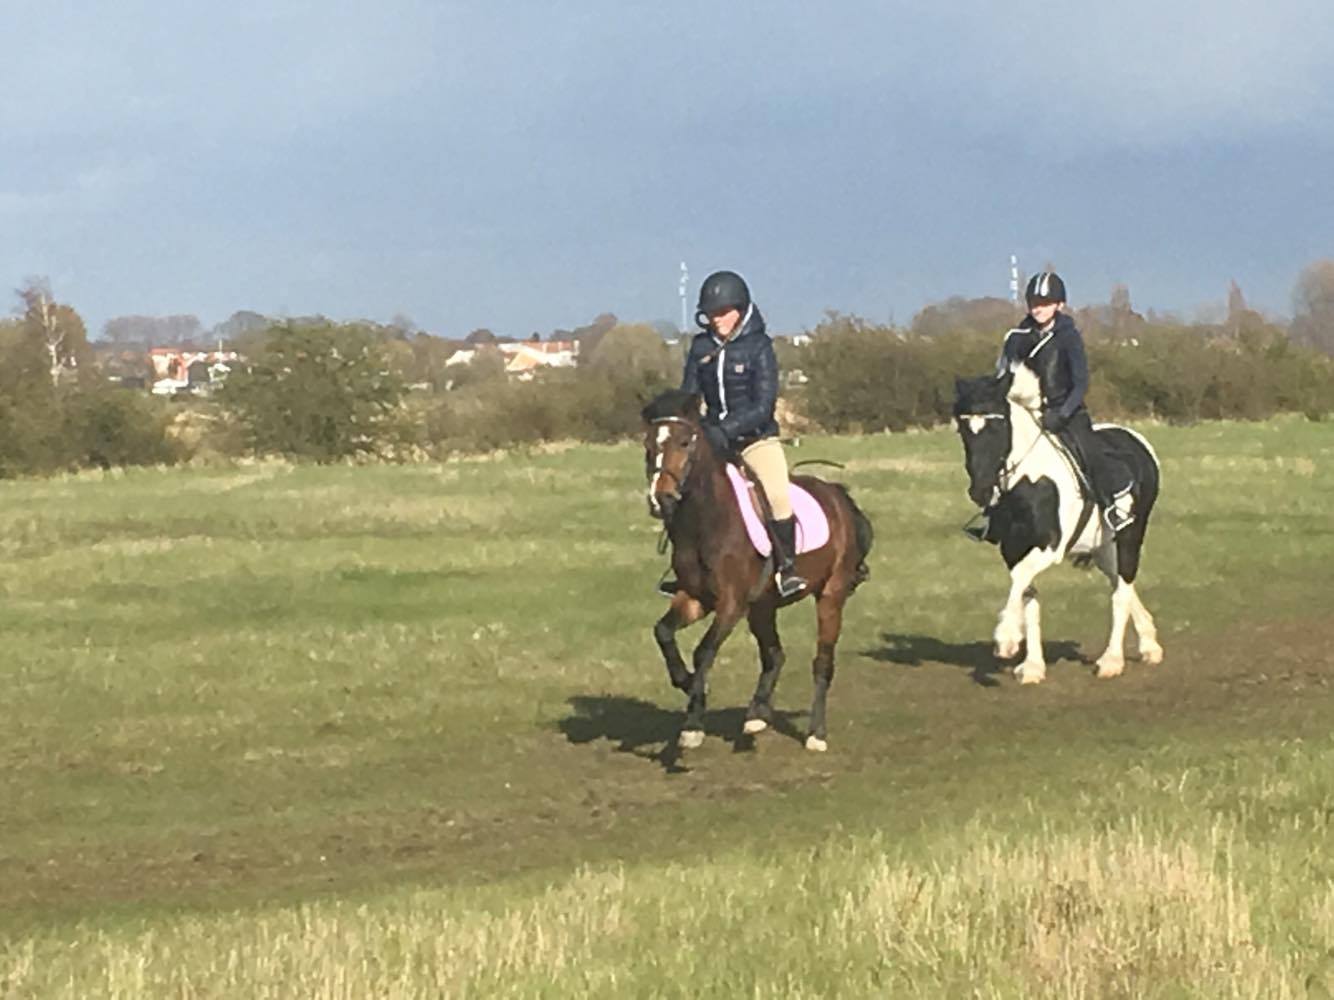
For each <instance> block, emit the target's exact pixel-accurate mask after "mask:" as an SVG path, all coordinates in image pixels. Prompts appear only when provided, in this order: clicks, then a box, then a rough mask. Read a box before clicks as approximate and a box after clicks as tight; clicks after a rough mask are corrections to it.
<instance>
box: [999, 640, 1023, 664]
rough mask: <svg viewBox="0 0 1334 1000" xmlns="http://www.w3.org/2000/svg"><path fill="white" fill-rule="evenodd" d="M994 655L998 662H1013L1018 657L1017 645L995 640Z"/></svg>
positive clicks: (1016, 643)
mask: <svg viewBox="0 0 1334 1000" xmlns="http://www.w3.org/2000/svg"><path fill="white" fill-rule="evenodd" d="M995 653H996V659H998V660H1013V659H1014V658H1015V657H1016V656H1018V655H1019V643H1018V642H1010V641H1008V640H1002V639H997V640H996V645H995Z"/></svg>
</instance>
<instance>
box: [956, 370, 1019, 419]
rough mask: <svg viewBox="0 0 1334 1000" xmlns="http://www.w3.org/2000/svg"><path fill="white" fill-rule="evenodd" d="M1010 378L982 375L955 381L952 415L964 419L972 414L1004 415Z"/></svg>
mask: <svg viewBox="0 0 1334 1000" xmlns="http://www.w3.org/2000/svg"><path fill="white" fill-rule="evenodd" d="M1009 385H1010V377H1009V376H1005V377H1004V378H996V377H995V376H994V375H983V376H982V377H980V378H969V379H956V380H955V383H954V415H955V416H956V417H965V416H969V415H973V414H1004V413H1006V411H1007V408H1006V405H1005V397H1006V392H1007V391H1008V389H1009Z"/></svg>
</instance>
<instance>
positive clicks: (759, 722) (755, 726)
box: [741, 719, 769, 736]
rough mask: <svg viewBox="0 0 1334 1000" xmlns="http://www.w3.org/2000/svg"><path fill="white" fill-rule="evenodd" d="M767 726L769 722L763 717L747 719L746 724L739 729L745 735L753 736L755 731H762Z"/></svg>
mask: <svg viewBox="0 0 1334 1000" xmlns="http://www.w3.org/2000/svg"><path fill="white" fill-rule="evenodd" d="M768 728H769V723H767V722H765V721H764V720H763V719H747V720H746V724H745V725H744V726H742V727H741V731H742V732H743V733H745V734H746V735H747V736H754V735H755V734H756V733H762V732H764V731H765V730H766V729H768Z"/></svg>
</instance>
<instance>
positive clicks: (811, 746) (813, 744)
mask: <svg viewBox="0 0 1334 1000" xmlns="http://www.w3.org/2000/svg"><path fill="white" fill-rule="evenodd" d="M806 749H807V750H814V751H816V752H817V753H824V752H825V751H826V750H828V749H829V744H828V743H827V742H825V741H824V740H822V739H820V737H818V736H816V735H815V734H814V733H812V734H811V735H810V736H807V737H806Z"/></svg>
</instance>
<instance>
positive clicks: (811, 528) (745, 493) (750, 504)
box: [727, 462, 829, 556]
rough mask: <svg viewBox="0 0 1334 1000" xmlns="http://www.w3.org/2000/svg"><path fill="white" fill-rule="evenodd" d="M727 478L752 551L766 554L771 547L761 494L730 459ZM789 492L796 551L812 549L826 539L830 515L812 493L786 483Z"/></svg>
mask: <svg viewBox="0 0 1334 1000" xmlns="http://www.w3.org/2000/svg"><path fill="white" fill-rule="evenodd" d="M727 478H728V481H729V482H730V483H731V484H732V494H733V496H734V497H735V499H736V505H737V509H738V510H740V511H741V519H742V521H744V522H745V525H746V534H747V535H749V536H750V543H751V545H753V546H754V547H755V551H756V552H758V553H759V554H760V555H762V556H767V555H769V553H770V552H771V551H772V550H773V544H772V542H771V541H770V540H769V532H768V531H767V530H766V529H765V526H764V520H763V517H762V515H761V512H760V498H759V497H758V496H757V495H756V492H755V488H754V487H753V485H752V484H751V483H750V481H749V480H748V479H747V478H746V477H745V476H744V475H743V474H742V473H741V470H740V469H738V468H737V467H736V465H734V464H733V463H731V462H729V463H727ZM788 496H789V498H790V499H791V501H792V513H793V514H794V515H795V516H796V519H797V554H798V555H800V554H801V553H803V552H814V551H815V550H816V549H818V548H821V547H823V546H824V545H827V544H828V543H829V518H828V517H827V516H826V515H825V512H824V508H823V507H821V506H820V504H819V502H818V501H817V500H816V499H815V497H813V496H811V494H810V493H809V492H807V491H806V490H805V489H803V488H802V487H801V486H798V485H797V484H796V483H793V482H789V483H788Z"/></svg>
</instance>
